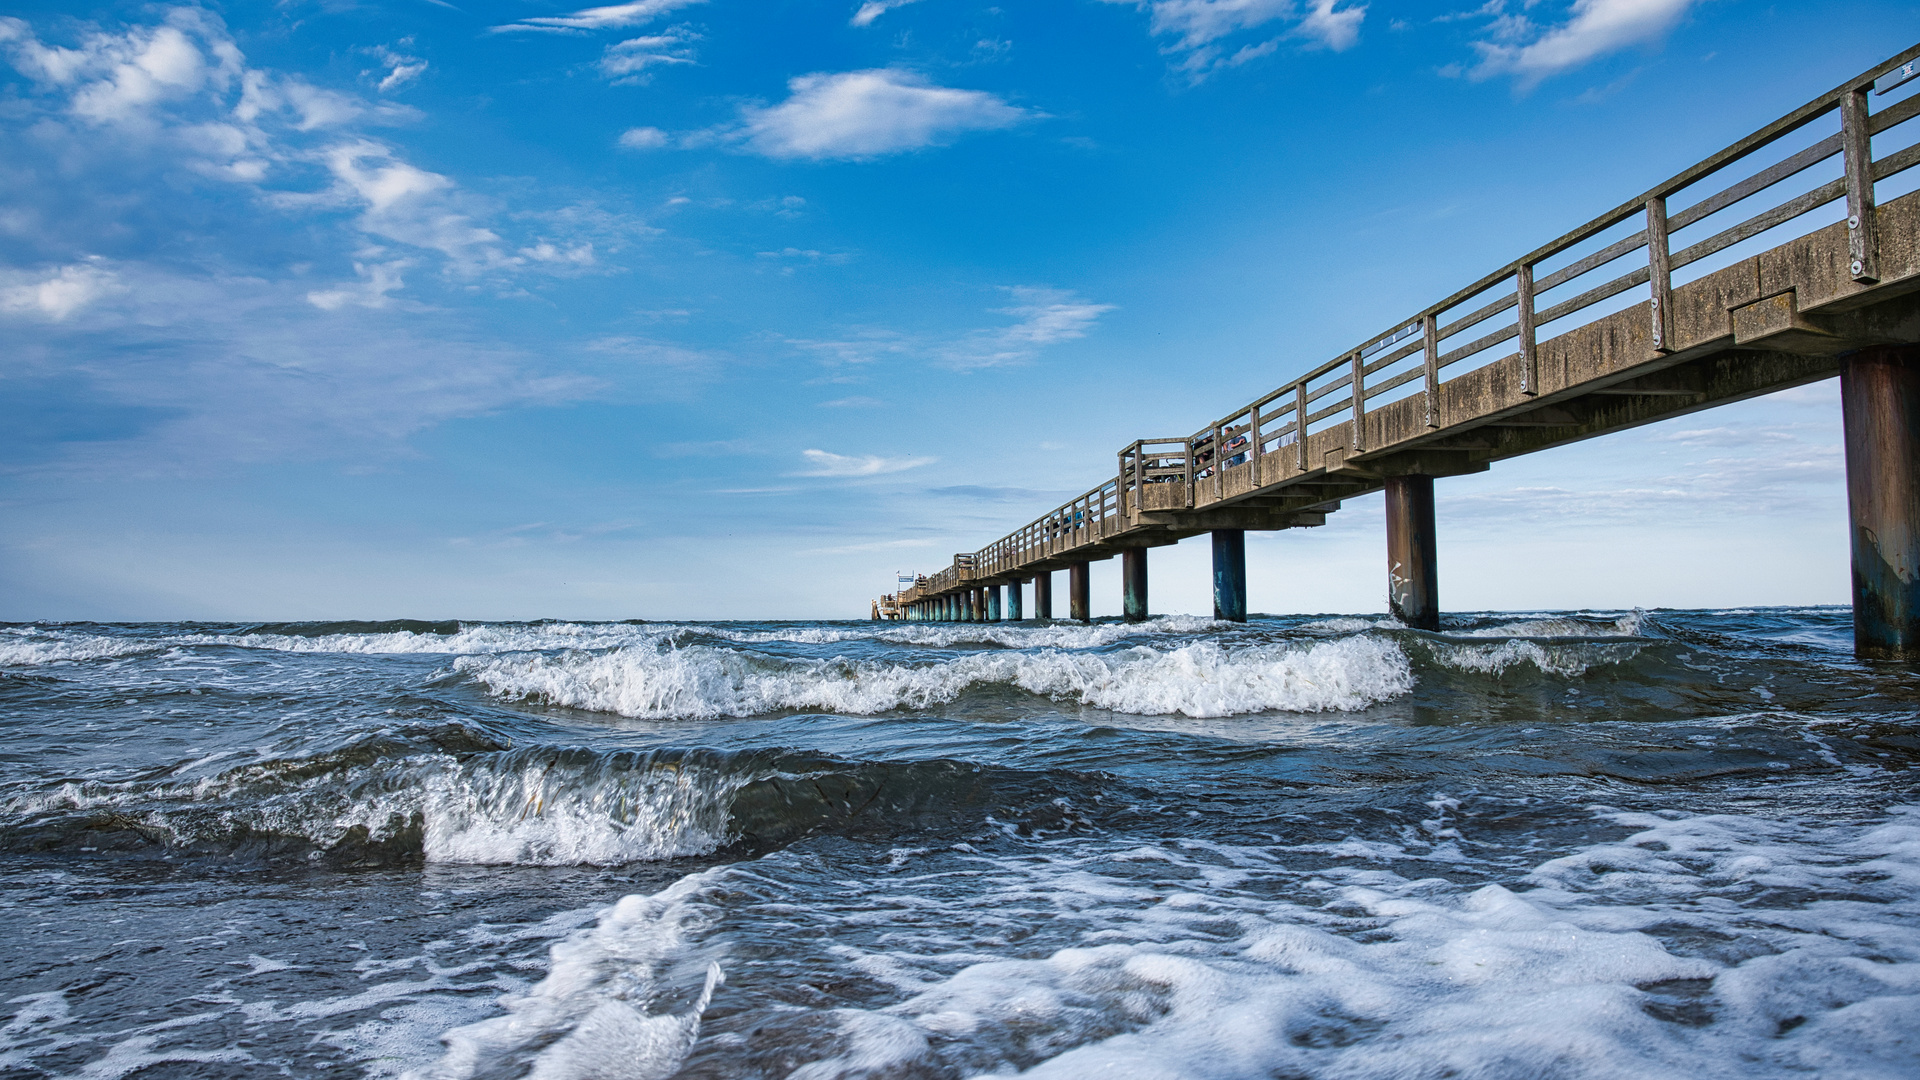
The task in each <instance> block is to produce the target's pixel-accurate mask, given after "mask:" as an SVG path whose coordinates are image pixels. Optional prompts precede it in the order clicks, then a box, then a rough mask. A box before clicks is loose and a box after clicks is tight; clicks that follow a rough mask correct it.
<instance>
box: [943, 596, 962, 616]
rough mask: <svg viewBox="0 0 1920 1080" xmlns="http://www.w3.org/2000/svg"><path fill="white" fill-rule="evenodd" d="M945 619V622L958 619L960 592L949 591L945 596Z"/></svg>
mask: <svg viewBox="0 0 1920 1080" xmlns="http://www.w3.org/2000/svg"><path fill="white" fill-rule="evenodd" d="M946 621H947V622H959V621H960V594H959V593H951V594H949V595H948V596H947V619H946Z"/></svg>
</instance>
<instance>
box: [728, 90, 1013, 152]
mask: <svg viewBox="0 0 1920 1080" xmlns="http://www.w3.org/2000/svg"><path fill="white" fill-rule="evenodd" d="M787 86H788V88H789V89H790V90H791V91H792V95H791V96H790V97H788V98H787V100H785V101H783V102H781V103H780V104H778V105H774V106H770V107H767V108H748V109H744V110H742V113H741V121H742V122H741V125H740V126H739V127H738V128H736V129H734V130H732V131H728V132H723V133H720V134H719V137H721V138H724V139H731V140H737V141H740V142H741V143H743V144H744V145H745V146H746V148H747V149H749V150H751V151H753V152H754V153H758V154H764V155H766V156H767V157H771V158H811V159H813V160H816V161H818V160H824V159H829V158H868V157H877V156H879V155H882V154H893V153H899V152H901V151H905V150H914V149H918V148H920V147H923V146H931V145H934V144H937V143H941V142H944V141H945V140H947V139H949V138H951V137H953V136H955V135H959V134H963V133H965V132H969V131H991V130H994V129H998V128H1006V127H1012V126H1013V125H1015V124H1017V123H1019V122H1021V121H1022V120H1025V119H1028V118H1029V117H1031V116H1033V115H1034V114H1032V113H1029V112H1028V111H1027V110H1025V109H1021V108H1017V107H1015V106H1013V105H1009V104H1007V103H1006V102H1005V101H1003V100H1001V99H1000V98H999V97H996V96H995V95H993V94H989V93H987V92H985V91H982V90H956V89H952V88H950V87H944V86H935V85H933V84H932V83H930V82H928V81H927V80H926V79H925V78H923V77H922V76H920V75H917V74H915V73H913V72H910V71H902V70H899V69H897V68H881V69H875V70H871V71H849V72H843V73H841V74H837V75H828V74H815V75H802V76H800V77H799V78H797V79H793V80H792V81H790V82H789V83H788V84H787Z"/></svg>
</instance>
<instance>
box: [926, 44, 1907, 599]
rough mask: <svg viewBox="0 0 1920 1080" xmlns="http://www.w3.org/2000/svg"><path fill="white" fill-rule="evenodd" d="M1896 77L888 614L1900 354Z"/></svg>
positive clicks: (1152, 458) (1300, 383)
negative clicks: (1890, 187) (1863, 359)
mask: <svg viewBox="0 0 1920 1080" xmlns="http://www.w3.org/2000/svg"><path fill="white" fill-rule="evenodd" d="M1916 64H1920V45H1916V46H1914V47H1912V48H1909V49H1906V50H1905V51H1903V52H1901V53H1900V54H1899V55H1897V56H1895V57H1893V58H1892V59H1890V60H1888V61H1886V62H1885V63H1883V64H1880V65H1877V66H1875V67H1874V68H1872V69H1870V70H1868V71H1866V72H1863V73H1862V74H1861V75H1859V76H1857V77H1855V78H1853V79H1849V80H1847V81H1846V82H1845V83H1842V84H1841V85H1840V86H1838V87H1836V88H1835V89H1833V90H1831V91H1829V92H1827V93H1825V94H1822V95H1820V96H1819V97H1817V98H1815V99H1814V100H1812V101H1810V102H1808V103H1807V104H1805V105H1803V106H1801V107H1800V108H1797V109H1795V110H1793V111H1792V112H1790V113H1788V114H1786V115H1785V116H1783V117H1781V118H1780V119H1778V120H1776V121H1774V122H1773V123H1771V124H1768V125H1767V126H1766V127H1764V128H1761V129H1760V130H1759V131H1756V132H1754V133H1753V134H1751V135H1749V136H1747V137H1746V138H1744V139H1741V140H1740V141H1738V142H1736V143H1734V144H1733V145H1732V146H1729V147H1727V148H1726V149H1724V150H1721V151H1720V152H1719V153H1716V154H1713V155H1712V156H1710V157H1708V158H1706V159H1705V160H1703V161H1701V162H1699V163H1698V164H1696V165H1694V166H1692V167H1691V168H1688V169H1685V170H1683V171H1681V172H1680V173H1678V174H1676V175H1674V176H1673V177H1671V178H1669V179H1667V180H1665V181H1663V182H1661V183H1659V184H1656V185H1654V186H1653V187H1652V188H1650V189H1648V190H1646V191H1644V192H1641V193H1640V194H1638V195H1635V196H1634V197H1633V198H1631V199H1628V200H1626V201H1624V202H1622V203H1621V204H1620V205H1618V206H1616V207H1614V208H1612V209H1610V210H1608V211H1607V212H1606V213H1603V214H1601V215H1600V216H1598V217H1596V218H1594V219H1592V220H1591V221H1588V222H1586V223H1585V224H1583V225H1581V226H1579V227H1578V228H1576V229H1573V230H1572V231H1570V232H1568V233H1566V234H1565V235H1563V236H1560V237H1558V238H1556V239H1554V240H1552V241H1551V242H1549V243H1547V244H1544V245H1542V246H1540V247H1538V248H1536V249H1534V250H1533V251H1530V252H1527V253H1526V254H1524V255H1522V256H1520V257H1519V258H1517V259H1515V260H1513V261H1512V262H1510V263H1507V264H1506V265H1504V266H1501V267H1498V268H1496V269H1494V270H1493V271H1491V272H1489V273H1487V274H1486V275H1484V276H1482V277H1481V278H1479V279H1478V280H1476V281H1474V282H1472V283H1471V284H1469V285H1467V286H1466V287H1465V288H1462V289H1460V290H1459V291H1457V292H1455V293H1453V294H1452V295H1450V296H1447V297H1445V298H1444V299H1441V300H1439V301H1437V302H1435V303H1433V304H1431V305H1428V306H1427V307H1425V308H1422V309H1421V310H1419V311H1415V312H1411V313H1409V314H1407V315H1406V316H1404V317H1401V318H1398V319H1395V320H1393V321H1392V322H1390V323H1389V324H1388V325H1387V326H1386V328H1385V329H1383V330H1382V331H1381V332H1379V333H1377V334H1374V335H1372V336H1370V337H1367V338H1365V339H1363V340H1361V341H1360V342H1358V343H1356V344H1355V345H1354V346H1353V347H1351V348H1349V349H1346V350H1343V351H1341V352H1340V353H1338V354H1337V355H1335V356H1333V357H1331V358H1330V359H1327V360H1326V361H1324V362H1323V363H1320V364H1319V365H1317V366H1315V367H1312V368H1310V369H1309V370H1308V371H1307V372H1306V373H1305V374H1303V375H1301V376H1299V377H1298V378H1295V379H1293V380H1291V381H1289V382H1287V383H1284V384H1283V385H1281V386H1279V387H1277V388H1275V389H1274V390H1272V391H1270V392H1268V393H1266V394H1263V395H1261V396H1259V397H1257V398H1255V399H1253V400H1252V401H1250V402H1248V403H1247V404H1245V405H1243V406H1241V407H1239V408H1236V409H1234V410H1232V411H1230V412H1228V413H1226V414H1224V415H1222V416H1220V417H1219V418H1218V419H1215V420H1213V421H1211V422H1209V423H1207V424H1205V425H1203V426H1201V427H1200V428H1199V429H1198V430H1196V431H1194V432H1193V433H1192V434H1190V435H1186V436H1181V437H1175V438H1165V439H1141V440H1137V441H1135V442H1133V443H1131V444H1129V445H1127V446H1126V447H1124V448H1122V449H1121V450H1120V451H1119V455H1118V468H1117V470H1116V472H1115V475H1114V476H1113V477H1112V478H1110V479H1108V480H1105V481H1103V482H1102V483H1101V484H1100V485H1099V486H1097V487H1094V488H1092V489H1091V490H1089V491H1087V492H1086V493H1085V494H1083V495H1081V496H1079V497H1077V498H1075V499H1072V500H1070V501H1069V502H1067V503H1065V504H1063V505H1061V506H1059V507H1057V508H1055V509H1053V510H1051V511H1048V512H1047V513H1045V514H1043V515H1041V516H1040V517H1038V518H1036V519H1035V520H1033V521H1032V522H1029V523H1028V524H1026V525H1023V526H1021V527H1020V528H1018V529H1015V530H1014V531H1013V532H1011V533H1009V534H1008V535H1006V536H1004V537H1002V538H1001V539H999V540H996V541H994V542H993V543H991V544H988V545H987V546H986V547H984V548H981V549H980V550H979V551H976V552H972V553H968V554H962V555H957V556H955V559H954V563H953V565H952V566H950V567H947V568H945V569H943V570H941V571H940V572H938V573H935V574H931V575H929V576H927V577H926V578H924V579H921V580H920V581H918V582H916V583H915V584H914V585H913V586H912V587H911V588H908V589H905V590H902V591H901V592H900V593H899V594H898V595H897V598H896V603H897V604H898V605H899V607H900V609H901V610H902V611H904V612H907V613H909V614H910V613H911V612H912V611H913V610H914V605H915V604H916V603H917V602H920V601H925V600H928V599H932V598H938V597H941V596H944V595H946V594H948V593H951V592H953V591H955V590H959V589H963V588H968V587H976V586H979V585H981V584H987V583H995V582H1006V581H1017V580H1024V579H1025V578H1027V577H1031V576H1033V575H1034V574H1036V573H1041V572H1045V571H1047V570H1051V569H1059V568H1061V567H1064V566H1069V565H1072V564H1075V563H1078V562H1084V561H1086V560H1089V559H1101V558H1110V557H1112V556H1113V555H1114V554H1116V553H1118V552H1120V551H1123V550H1126V549H1128V548H1133V547H1152V546H1157V545H1159V544H1164V543H1172V542H1174V541H1176V540H1178V539H1180V538H1181V537H1182V536H1188V535H1193V534H1195V533H1197V532H1201V531H1205V530H1207V529H1212V528H1221V527H1238V528H1288V527H1293V526H1297V525H1312V524H1318V523H1319V522H1320V521H1321V520H1324V517H1323V515H1324V514H1325V513H1326V512H1329V511H1332V510H1336V509H1338V507H1339V505H1340V499H1342V498H1350V497H1352V496H1354V495H1358V494H1363V493H1366V492H1368V491H1372V490H1378V489H1379V488H1381V487H1382V486H1383V485H1384V481H1385V479H1386V478H1387V477H1391V476H1395V475H1405V474H1408V473H1417V474H1421V475H1429V476H1446V475H1455V474H1458V473H1462V472H1474V471H1480V470H1482V469H1485V468H1486V467H1487V463H1489V462H1492V461H1497V460H1500V459H1502V458H1506V457H1511V456H1514V455H1516V454H1522V453H1530V452H1533V451H1536V450H1540V449H1545V448H1548V447H1550V446H1556V445H1562V444H1564V443H1566V442H1570V441H1574V440H1577V439H1583V438H1589V437H1592V436H1594V435H1599V434H1606V433H1608V432H1611V431H1616V430H1622V429H1624V428H1627V427H1632V426H1637V425H1638V424H1643V423H1648V422H1651V421H1653V420H1658V419H1663V418H1665V417H1668V416H1673V415H1678V414H1680V413H1684V412H1689V411H1693V410H1696V409H1700V408H1707V407H1711V406H1713V405H1717V404H1722V403H1725V402H1728V401H1734V400H1739V399H1741V398H1743V397H1750V396H1754V395H1756V394H1760V393H1767V392H1771V391H1773V390H1778V389H1783V388H1785V387H1787V386H1792V385H1798V384H1801V383H1805V382H1810V381H1813V380H1815V379H1819V378H1826V377H1830V376H1832V375H1833V374H1835V373H1836V372H1837V371H1838V365H1839V361H1838V360H1836V359H1835V358H1836V357H1838V356H1840V355H1842V354H1844V353H1846V352H1848V350H1857V349H1859V348H1862V347H1867V346H1873V345H1884V344H1890V343H1909V342H1914V341H1920V323H1915V322H1914V317H1915V313H1914V311H1913V310H1912V309H1913V308H1914V303H1913V302H1912V300H1911V295H1912V294H1913V293H1914V292H1915V291H1916V289H1920V265H1917V263H1920V255H1917V254H1916V246H1917V245H1916V233H1917V232H1920V229H1916V222H1920V207H1917V206H1915V205H1914V202H1915V198H1916V197H1914V196H1904V197H1899V198H1892V199H1887V198H1876V188H1877V186H1880V185H1885V184H1886V183H1887V181H1889V180H1891V179H1893V178H1894V177H1898V176H1901V174H1903V173H1905V172H1906V171H1907V170H1908V169H1911V168H1912V167H1913V166H1914V165H1915V164H1920V124H1916V123H1913V121H1914V120H1915V118H1916V117H1920V94H1916V93H1914V91H1915V90H1916V89H1920V80H1916V81H1914V82H1912V83H1909V82H1908V80H1909V79H1912V78H1913V75H1914V72H1915V71H1916ZM1876 102H1877V103H1878V104H1879V107H1878V108H1877V109H1876V108H1875V107H1874V106H1875V104H1876ZM1915 175H1916V176H1920V174H1915ZM1907 179H1908V180H1911V179H1912V178H1911V177H1910V178H1907ZM1903 186H1904V187H1908V188H1911V187H1913V186H1915V185H1914V184H1911V183H1906V184H1904V185H1903ZM1881 194H1885V191H1882V192H1881ZM1769 245H1771V246H1769ZM1910 324H1911V325H1910Z"/></svg>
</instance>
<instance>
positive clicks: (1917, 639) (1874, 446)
mask: <svg viewBox="0 0 1920 1080" xmlns="http://www.w3.org/2000/svg"><path fill="white" fill-rule="evenodd" d="M1840 410H1841V416H1842V420H1843V422H1844V425H1845V428H1846V445H1847V516H1848V519H1849V520H1848V524H1849V525H1851V526H1852V528H1851V532H1852V534H1853V535H1852V539H1853V654H1854V655H1855V656H1857V657H1859V658H1861V659H1862V660H1902V661H1915V660H1920V347H1917V346H1912V345H1904V346H1900V345H1888V346H1881V347H1878V348H1873V349H1864V350H1862V351H1860V352H1857V353H1853V354H1852V355H1850V356H1846V357H1843V358H1842V359H1841V364H1840Z"/></svg>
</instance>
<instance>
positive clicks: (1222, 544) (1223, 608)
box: [1213, 529, 1247, 622]
mask: <svg viewBox="0 0 1920 1080" xmlns="http://www.w3.org/2000/svg"><path fill="white" fill-rule="evenodd" d="M1213 617H1214V618H1216V619H1227V620H1229V621H1231V622H1246V621H1247V531H1246V530H1245V529H1215V530H1213Z"/></svg>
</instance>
